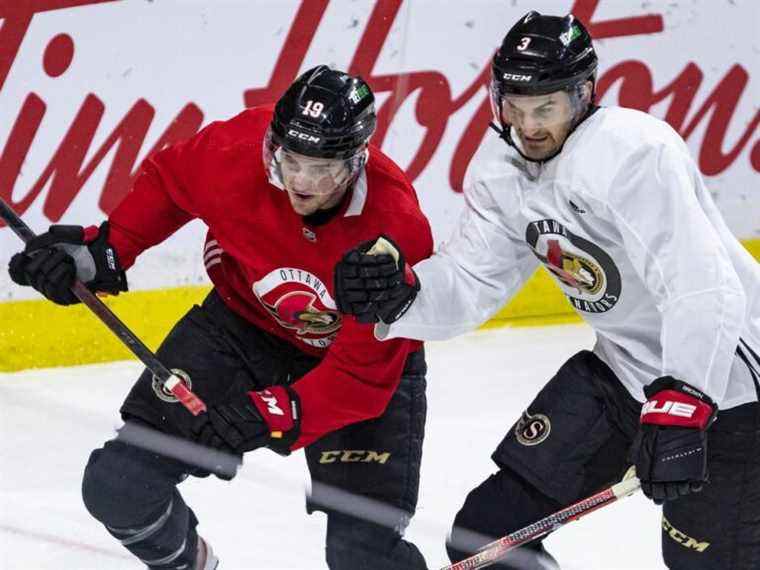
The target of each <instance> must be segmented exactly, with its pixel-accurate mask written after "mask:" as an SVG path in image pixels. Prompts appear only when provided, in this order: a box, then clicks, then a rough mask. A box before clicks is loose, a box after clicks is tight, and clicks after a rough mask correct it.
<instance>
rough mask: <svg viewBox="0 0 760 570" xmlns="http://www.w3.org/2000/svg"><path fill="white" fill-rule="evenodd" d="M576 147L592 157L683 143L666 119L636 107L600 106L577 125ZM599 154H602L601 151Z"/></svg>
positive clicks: (679, 145) (629, 152)
mask: <svg viewBox="0 0 760 570" xmlns="http://www.w3.org/2000/svg"><path fill="white" fill-rule="evenodd" d="M578 134H579V135H580V136H578V137H571V139H575V140H572V142H573V143H576V142H577V145H573V146H577V147H578V150H580V151H581V152H582V153H583V154H591V155H592V156H597V157H599V156H606V155H608V154H613V155H615V156H617V157H618V159H617V162H618V163H619V162H620V158H621V157H626V156H629V155H633V154H635V155H638V156H641V155H644V154H647V153H648V152H649V151H651V150H655V149H658V148H660V147H662V146H676V147H679V148H680V147H682V146H683V144H684V143H683V139H682V138H681V136H680V135H679V134H678V133H677V132H676V131H675V130H674V129H673V127H671V126H670V125H669V124H668V123H666V122H665V121H663V120H661V119H658V118H657V117H654V116H652V115H650V114H648V113H644V112H643V111H639V110H637V109H627V108H625V107H601V108H599V109H598V110H597V111H596V112H595V113H594V114H593V115H591V117H589V118H588V119H587V120H586V121H585V122H584V123H583V124H582V125H581V126H580V127H579V128H578ZM600 153H601V154H600Z"/></svg>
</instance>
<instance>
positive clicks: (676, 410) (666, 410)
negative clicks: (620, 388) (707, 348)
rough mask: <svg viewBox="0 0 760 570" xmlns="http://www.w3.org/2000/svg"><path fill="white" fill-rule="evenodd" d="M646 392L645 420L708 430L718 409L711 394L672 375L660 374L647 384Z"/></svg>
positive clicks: (642, 419) (665, 424)
mask: <svg viewBox="0 0 760 570" xmlns="http://www.w3.org/2000/svg"><path fill="white" fill-rule="evenodd" d="M644 394H645V395H646V397H647V401H646V402H645V403H644V405H643V407H642V408H641V423H642V424H647V425H659V426H664V427H675V428H692V429H700V430H705V429H707V428H708V427H710V425H711V424H712V422H713V421H714V420H715V417H716V415H717V413H718V407H717V406H716V405H715V403H714V402H713V401H712V399H711V398H710V397H709V396H708V395H707V394H705V393H704V392H702V391H700V390H698V389H696V388H694V387H693V386H691V385H690V384H687V383H686V382H683V381H681V380H676V379H675V378H673V377H672V376H664V377H662V378H658V379H657V380H655V381H654V382H652V383H651V384H650V385H649V386H646V387H645V388H644Z"/></svg>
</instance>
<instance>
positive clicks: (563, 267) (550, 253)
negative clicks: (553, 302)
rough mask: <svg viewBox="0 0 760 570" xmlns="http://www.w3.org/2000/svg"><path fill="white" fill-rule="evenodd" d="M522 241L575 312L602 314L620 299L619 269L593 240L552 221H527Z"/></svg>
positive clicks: (620, 282)
mask: <svg viewBox="0 0 760 570" xmlns="http://www.w3.org/2000/svg"><path fill="white" fill-rule="evenodd" d="M525 241H526V242H528V245H529V246H530V247H531V249H532V250H533V254H534V255H535V256H536V257H537V258H538V259H539V260H540V261H541V262H542V263H543V264H544V267H546V269H547V271H549V273H550V274H551V275H552V276H553V277H554V278H555V279H557V281H558V282H559V285H560V287H561V288H562V290H563V291H564V293H565V295H566V296H567V298H568V300H569V301H570V303H571V304H572V305H573V307H575V308H576V309H578V310H579V311H584V312H586V313H605V312H607V311H609V310H610V309H612V308H613V307H614V306H615V305H616V304H617V302H618V301H619V300H620V292H621V289H622V281H621V279H620V271H619V270H618V268H617V266H616V265H615V262H614V261H613V260H612V258H611V257H610V255H609V254H608V253H607V252H606V251H604V250H603V249H602V248H601V247H599V246H598V245H596V244H595V243H593V242H591V241H589V240H587V239H584V238H582V237H580V236H578V235H576V234H574V233H572V232H571V231H569V230H568V229H567V228H566V227H565V226H564V225H562V224H560V223H559V222H558V221H556V220H538V221H535V222H531V223H530V224H528V227H527V228H526V230H525Z"/></svg>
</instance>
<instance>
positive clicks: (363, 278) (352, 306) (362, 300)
mask: <svg viewBox="0 0 760 570" xmlns="http://www.w3.org/2000/svg"><path fill="white" fill-rule="evenodd" d="M419 290H420V283H419V281H418V279H417V275H415V273H414V271H412V268H411V267H409V266H408V265H407V264H406V262H405V261H404V256H403V254H402V253H401V251H400V250H399V248H398V246H397V245H396V244H395V243H393V241H392V240H391V239H390V238H388V237H385V236H380V237H379V238H378V239H377V240H371V241H365V242H364V243H361V244H359V245H358V246H357V247H355V248H354V249H351V250H349V251H348V252H347V253H346V254H345V255H344V256H343V258H342V259H341V260H340V261H339V262H338V264H337V265H336V266H335V300H336V303H337V305H338V310H339V311H340V312H342V313H346V314H350V315H356V317H357V320H358V321H359V322H361V323H376V322H379V321H382V322H384V323H386V324H390V323H393V322H395V321H397V320H398V319H400V318H401V317H402V316H403V314H404V313H406V311H407V310H408V309H409V307H411V306H412V303H413V302H414V299H415V297H416V296H417V292H418V291H419Z"/></svg>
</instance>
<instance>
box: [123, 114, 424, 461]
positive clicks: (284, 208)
mask: <svg viewBox="0 0 760 570" xmlns="http://www.w3.org/2000/svg"><path fill="white" fill-rule="evenodd" d="M271 118H272V107H258V108H253V109H248V110H246V111H244V112H242V113H240V114H239V115H237V116H236V117H234V118H232V119H230V120H228V121H224V122H215V123H211V124H210V125H208V126H207V127H206V128H204V129H203V130H202V131H200V132H199V133H198V134H196V135H195V136H193V137H192V138H190V139H188V140H187V141H184V142H182V143H179V144H176V145H173V146H171V147H168V148H166V149H164V150H163V151H161V152H159V153H157V154H156V155H155V156H154V157H152V158H151V159H149V160H146V161H145V163H144V164H143V165H142V167H141V171H140V174H139V175H138V177H137V180H136V182H135V185H134V188H133V189H132V192H130V193H129V194H128V195H127V196H126V198H125V199H124V200H123V201H122V203H121V204H119V206H118V207H117V208H116V209H115V210H114V211H113V212H112V214H111V216H110V228H111V230H110V239H109V241H110V242H111V244H112V245H113V246H114V247H115V248H116V251H117V253H118V255H119V259H120V261H121V263H122V265H123V266H124V267H125V268H126V267H130V266H131V265H132V264H133V263H134V261H135V258H136V257H137V256H138V255H139V254H140V253H141V252H143V251H145V250H146V249H148V248H149V247H151V246H154V245H156V244H158V243H161V242H162V241H164V240H165V239H166V238H167V237H169V236H170V235H171V234H173V233H174V232H175V231H176V230H177V229H179V228H180V227H181V226H182V225H184V224H186V223H187V222H189V221H190V220H193V219H195V218H199V219H201V220H203V222H204V223H205V224H206V225H207V226H208V228H209V231H208V234H207V237H206V243H205V250H204V261H205V264H206V270H207V272H208V275H209V277H210V278H211V281H212V282H213V283H214V286H215V287H216V289H217V290H218V291H219V293H220V295H221V296H222V298H223V299H224V301H225V302H226V303H227V305H228V306H229V307H230V308H231V309H232V310H233V311H235V312H236V313H238V314H240V315H242V316H243V317H244V318H246V319H247V320H248V321H250V322H251V323H252V324H253V325H254V326H257V327H259V328H260V329H263V330H265V331H266V332H268V333H270V334H273V335H275V336H278V337H280V338H282V339H285V340H286V341H288V342H290V343H292V344H294V345H295V346H297V347H298V348H299V349H301V350H302V351H304V352H306V353H309V354H312V355H316V356H319V357H322V360H321V362H320V364H319V365H318V366H316V367H315V368H314V369H313V370H312V371H311V372H309V373H308V374H306V375H304V376H303V377H302V378H300V379H298V380H297V381H296V382H294V383H293V385H292V387H293V389H295V391H296V392H297V393H298V396H299V397H300V400H301V410H302V414H301V415H302V418H301V436H300V438H299V439H298V440H297V441H296V443H295V444H294V445H293V449H296V448H299V447H302V446H305V445H308V444H309V443H311V442H313V441H314V440H316V439H318V438H319V437H321V436H322V435H324V434H326V433H328V432H331V431H334V430H336V429H339V428H341V427H343V426H345V425H348V424H351V423H354V422H358V421H361V420H366V419H369V418H373V417H377V416H379V415H380V414H382V413H383V411H384V410H385V408H386V406H387V404H388V402H389V401H390V398H391V396H392V395H393V392H394V391H395V389H396V387H397V386H398V382H399V380H400V378H401V373H402V370H403V367H404V363H405V360H406V357H407V355H408V354H409V353H410V352H412V351H414V350H417V349H418V348H419V347H420V344H419V342H417V341H411V340H406V339H396V340H392V341H388V342H379V341H378V340H376V339H375V338H374V335H373V327H372V326H368V325H362V324H359V323H357V322H356V321H355V319H354V317H353V316H350V315H345V316H344V315H342V314H340V313H339V312H338V311H337V310H336V305H335V300H334V297H333V269H334V267H335V264H336V263H337V262H338V261H339V259H340V258H341V257H342V256H343V254H344V253H345V252H346V251H347V250H348V249H350V248H352V247H355V246H356V245H357V244H358V243H360V242H362V241H367V240H369V239H374V238H375V237H377V236H378V235H379V234H381V233H382V234H385V235H387V236H390V237H391V238H392V239H393V240H394V241H395V242H396V243H397V244H399V246H400V248H401V250H402V251H403V252H404V254H405V256H406V259H407V261H408V262H409V263H410V264H414V263H416V262H417V261H419V260H421V259H424V258H426V257H428V256H429V255H431V253H432V250H433V239H432V235H431V232H430V226H429V224H428V222H427V219H426V218H425V216H424V215H423V214H422V212H421V211H420V207H419V203H418V201H417V197H416V194H415V192H414V189H413V188H412V185H411V184H410V182H409V181H408V180H407V178H406V176H405V175H404V173H403V172H402V171H401V170H400V169H399V167H398V166H396V165H395V164H394V163H393V161H391V160H390V159H389V158H388V157H387V156H385V155H384V154H383V153H382V152H381V151H380V150H379V149H378V148H375V147H372V146H370V151H369V160H368V162H367V165H366V167H365V170H364V173H363V174H361V175H360V177H359V179H358V180H357V182H356V184H355V185H354V187H353V189H352V190H351V191H350V192H351V193H350V195H349V196H348V197H347V199H346V200H344V202H343V206H342V207H341V209H340V210H339V211H338V213H337V214H336V215H335V216H333V217H332V218H331V219H330V220H329V221H328V222H326V223H324V224H322V225H318V226H309V225H308V224H306V223H305V221H304V218H303V217H302V216H300V215H298V214H296V213H295V212H294V211H293V209H292V207H291V205H290V201H289V200H288V196H287V194H286V193H285V192H284V191H283V190H281V189H279V188H277V187H275V186H273V185H271V184H270V183H269V181H268V180H267V175H266V172H265V169H264V165H263V162H262V144H263V140H264V135H265V133H266V130H267V127H268V126H269V122H270V120H271ZM220 381H222V382H223V381H225V379H220Z"/></svg>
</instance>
